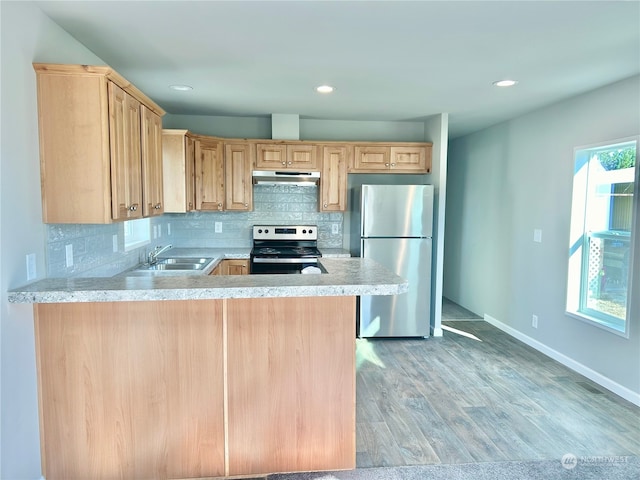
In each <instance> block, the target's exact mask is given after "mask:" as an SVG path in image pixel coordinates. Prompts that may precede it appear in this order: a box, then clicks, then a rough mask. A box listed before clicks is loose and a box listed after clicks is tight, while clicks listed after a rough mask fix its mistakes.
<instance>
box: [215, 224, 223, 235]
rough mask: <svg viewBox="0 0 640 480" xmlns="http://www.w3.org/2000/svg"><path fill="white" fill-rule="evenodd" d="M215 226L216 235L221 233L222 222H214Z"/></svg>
mask: <svg viewBox="0 0 640 480" xmlns="http://www.w3.org/2000/svg"><path fill="white" fill-rule="evenodd" d="M215 226H216V228H215V231H216V233H222V222H216V223H215Z"/></svg>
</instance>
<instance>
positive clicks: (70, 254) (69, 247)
mask: <svg viewBox="0 0 640 480" xmlns="http://www.w3.org/2000/svg"><path fill="white" fill-rule="evenodd" d="M64 250H65V256H66V261H67V268H68V267H73V245H72V244H71V243H70V244H69V245H65V247H64Z"/></svg>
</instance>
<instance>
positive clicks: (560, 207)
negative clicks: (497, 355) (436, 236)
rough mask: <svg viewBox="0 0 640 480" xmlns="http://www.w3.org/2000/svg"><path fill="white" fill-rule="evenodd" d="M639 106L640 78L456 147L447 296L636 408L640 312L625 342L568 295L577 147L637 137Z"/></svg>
mask: <svg viewBox="0 0 640 480" xmlns="http://www.w3.org/2000/svg"><path fill="white" fill-rule="evenodd" d="M638 105H640V77H634V78H630V79H627V80H625V81H621V82H619V83H616V84H613V85H610V86H608V87H605V88H601V89H599V90H596V91H593V92H591V93H587V94H584V95H581V96H577V97H574V98H573V99H570V100H567V101H564V102H562V103H558V104H555V105H552V106H550V107H548V108H544V109H541V110H538V111H536V112H533V113H531V114H528V115H525V116H522V117H520V118H517V119H514V120H512V121H508V122H505V123H502V124H500V125H496V126H494V127H492V128H489V129H486V130H484V131H481V132H478V133H475V134H472V135H468V136H465V137H461V138H458V139H456V140H454V141H452V142H451V144H450V147H449V165H448V166H449V176H448V194H447V209H446V218H447V223H446V227H447V228H446V234H445V262H444V266H445V268H444V296H446V297H448V298H450V299H451V300H453V301H455V302H458V303H459V304H461V305H462V306H464V307H466V308H468V309H470V310H471V311H473V312H475V313H478V314H480V315H487V316H488V317H487V318H488V319H489V320H491V321H494V320H495V322H494V323H496V324H497V325H499V326H500V327H502V328H504V329H505V330H507V331H509V332H510V333H512V334H514V335H516V336H518V337H519V338H521V339H523V340H525V341H527V342H528V343H530V344H531V345H533V346H535V347H536V348H539V349H541V350H543V351H545V352H546V353H548V354H550V355H552V356H554V357H556V358H558V359H560V360H562V361H563V362H564V363H566V364H568V365H570V366H572V367H573V368H576V369H577V370H578V371H581V372H582V373H583V374H585V375H587V376H590V377H591V378H594V379H595V380H596V381H598V382H599V383H602V384H604V385H605V386H607V387H608V388H610V389H613V390H614V391H617V393H619V394H621V395H624V396H626V397H627V398H630V399H632V400H634V401H636V402H638V400H639V399H640V396H639V395H638V394H639V392H640V375H638V365H640V314H639V313H638V312H640V308H637V304H636V308H635V309H632V310H631V312H632V315H631V316H632V319H631V325H630V338H628V339H626V338H623V337H621V336H618V335H615V334H612V333H609V332H607V331H604V330H602V329H600V328H597V327H595V326H592V325H590V324H587V323H585V322H582V321H580V320H577V319H576V318H573V317H570V316H568V315H566V314H565V296H566V283H567V266H568V248H569V220H570V214H571V195H572V182H573V169H574V158H573V149H574V147H579V146H584V145H590V144H594V143H599V142H604V141H615V140H616V139H620V138H624V137H628V136H632V135H638V133H639V132H640V115H639V110H638ZM636 193H637V192H636ZM537 228H539V229H542V243H534V242H533V231H534V229H537ZM636 237H638V235H636ZM637 252H638V253H639V255H638V257H640V249H639V250H637ZM636 260H637V259H636ZM635 271H636V273H637V275H636V278H635V279H634V283H633V286H634V289H635V295H636V301H640V292H639V291H638V290H639V287H640V270H639V269H637V268H636V270H635ZM532 314H536V315H538V317H539V324H538V328H537V329H534V328H532V326H531V316H532Z"/></svg>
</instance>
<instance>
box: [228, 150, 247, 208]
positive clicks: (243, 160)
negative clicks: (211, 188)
mask: <svg viewBox="0 0 640 480" xmlns="http://www.w3.org/2000/svg"><path fill="white" fill-rule="evenodd" d="M254 152H255V150H254V146H253V145H252V144H251V143H249V142H241V143H225V146H224V175H225V183H224V188H225V200H226V204H225V209H226V210H235V211H245V212H248V211H251V210H252V209H253V185H252V183H251V172H252V168H253V163H254V158H255V153H254Z"/></svg>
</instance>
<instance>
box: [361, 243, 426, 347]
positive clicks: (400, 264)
mask: <svg viewBox="0 0 640 480" xmlns="http://www.w3.org/2000/svg"><path fill="white" fill-rule="evenodd" d="M362 256H363V257H365V258H371V259H373V260H375V261H376V262H378V263H379V264H381V265H383V266H384V267H386V268H388V269H389V270H391V271H393V272H395V273H396V274H397V275H399V276H401V277H402V278H406V279H407V280H408V281H409V291H408V292H407V293H403V294H401V295H377V296H361V297H360V323H359V328H358V336H360V337H428V336H429V331H430V318H431V313H430V308H431V239H430V238H375V239H363V240H362Z"/></svg>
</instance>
